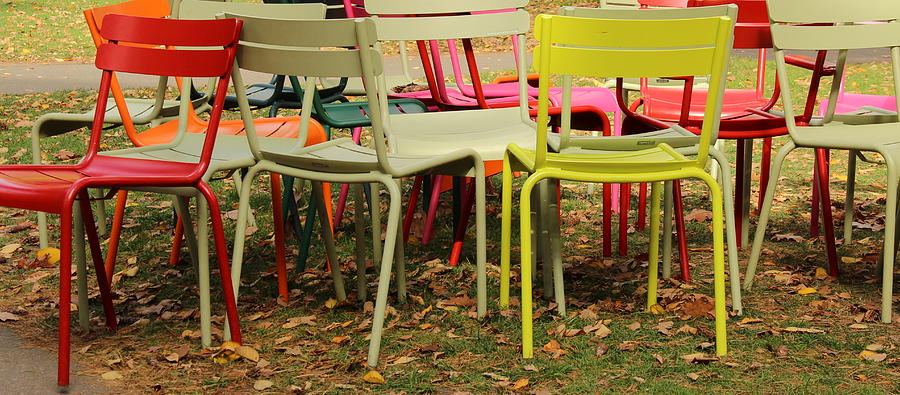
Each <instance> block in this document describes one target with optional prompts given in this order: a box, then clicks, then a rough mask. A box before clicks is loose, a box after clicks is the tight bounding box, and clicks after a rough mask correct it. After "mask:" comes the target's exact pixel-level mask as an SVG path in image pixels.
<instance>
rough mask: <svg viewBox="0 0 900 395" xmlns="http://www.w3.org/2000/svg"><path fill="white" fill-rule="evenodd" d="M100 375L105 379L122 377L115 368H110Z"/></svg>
mask: <svg viewBox="0 0 900 395" xmlns="http://www.w3.org/2000/svg"><path fill="white" fill-rule="evenodd" d="M100 377H101V378H102V379H104V380H118V379H120V378H122V374H121V373H119V372H117V371H115V370H110V371H108V372H106V373H103V374H101V375H100Z"/></svg>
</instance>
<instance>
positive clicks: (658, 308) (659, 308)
mask: <svg viewBox="0 0 900 395" xmlns="http://www.w3.org/2000/svg"><path fill="white" fill-rule="evenodd" d="M648 310H649V311H650V312H651V313H653V314H657V315H659V314H665V313H666V309H664V308H663V307H662V306H660V305H659V304H658V303H654V304H653V305H651V306H650V308H649V309H648Z"/></svg>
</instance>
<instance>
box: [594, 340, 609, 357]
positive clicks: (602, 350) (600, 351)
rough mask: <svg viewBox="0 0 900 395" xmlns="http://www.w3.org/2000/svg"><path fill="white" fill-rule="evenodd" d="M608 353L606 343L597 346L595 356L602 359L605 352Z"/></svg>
mask: <svg viewBox="0 0 900 395" xmlns="http://www.w3.org/2000/svg"><path fill="white" fill-rule="evenodd" d="M607 351H609V345H608V344H606V343H600V344H598V345H597V352H596V354H597V356H598V357H602V356H603V355H604V354H606V352H607Z"/></svg>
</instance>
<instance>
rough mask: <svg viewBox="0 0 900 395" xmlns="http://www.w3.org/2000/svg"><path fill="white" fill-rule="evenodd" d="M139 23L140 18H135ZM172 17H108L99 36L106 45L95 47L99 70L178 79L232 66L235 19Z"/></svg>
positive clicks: (213, 74)
mask: <svg viewBox="0 0 900 395" xmlns="http://www.w3.org/2000/svg"><path fill="white" fill-rule="evenodd" d="M138 21H139V22H138ZM225 21H226V23H220V21H218V20H202V21H200V20H197V21H194V20H175V19H161V18H147V17H136V16H126V15H118V14H112V15H107V16H106V18H104V20H103V25H102V27H101V28H100V36H101V37H102V38H104V39H105V40H106V41H109V42H107V43H104V44H101V45H100V47H99V48H97V58H96V65H97V68H99V69H102V70H110V71H123V72H128V73H137V74H152V75H167V76H178V77H224V76H225V74H226V72H227V71H228V70H230V68H231V62H227V63H226V60H228V58H229V56H230V57H231V58H232V59H233V57H234V54H233V52H234V48H228V47H230V46H233V45H234V44H235V43H236V42H237V39H238V35H239V33H240V28H239V27H238V28H235V26H237V23H236V21H235V20H225ZM119 42H126V43H136V44H149V45H153V46H157V45H160V46H190V47H222V49H213V50H205V49H204V50H201V49H179V50H175V49H164V48H147V47H142V46H133V45H118V43H119Z"/></svg>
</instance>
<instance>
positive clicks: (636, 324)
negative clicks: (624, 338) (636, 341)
mask: <svg viewBox="0 0 900 395" xmlns="http://www.w3.org/2000/svg"><path fill="white" fill-rule="evenodd" d="M625 327H626V328H628V329H631V330H633V331H636V330H638V329H641V323H640V322H632V323H630V324H628V325H625Z"/></svg>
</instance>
